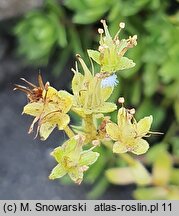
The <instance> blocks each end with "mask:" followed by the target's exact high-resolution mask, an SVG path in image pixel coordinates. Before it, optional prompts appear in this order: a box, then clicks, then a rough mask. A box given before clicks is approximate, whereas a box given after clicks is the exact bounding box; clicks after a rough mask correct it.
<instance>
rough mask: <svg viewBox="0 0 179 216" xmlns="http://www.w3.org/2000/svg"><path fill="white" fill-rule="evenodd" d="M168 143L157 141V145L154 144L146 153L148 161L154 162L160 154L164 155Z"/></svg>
mask: <svg viewBox="0 0 179 216" xmlns="http://www.w3.org/2000/svg"><path fill="white" fill-rule="evenodd" d="M166 147H167V145H166V143H156V144H155V146H152V147H151V148H150V149H149V151H148V152H147V154H146V160H147V163H149V164H152V163H154V162H155V161H156V160H157V158H158V155H162V154H163V153H164V152H165V151H166Z"/></svg>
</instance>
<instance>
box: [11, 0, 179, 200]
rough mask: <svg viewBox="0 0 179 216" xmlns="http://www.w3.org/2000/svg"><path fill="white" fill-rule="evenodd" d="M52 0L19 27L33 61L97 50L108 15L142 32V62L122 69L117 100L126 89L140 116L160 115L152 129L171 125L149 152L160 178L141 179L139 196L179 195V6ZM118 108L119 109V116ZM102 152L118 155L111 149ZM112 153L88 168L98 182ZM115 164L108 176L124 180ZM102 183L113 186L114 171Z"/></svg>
mask: <svg viewBox="0 0 179 216" xmlns="http://www.w3.org/2000/svg"><path fill="white" fill-rule="evenodd" d="M50 2H51V1H46V4H45V5H44V7H43V8H42V9H39V10H36V11H34V12H30V13H28V14H27V15H26V16H25V17H24V18H23V19H22V20H21V21H20V22H19V23H18V24H17V25H16V27H15V34H16V36H17V39H18V41H19V46H18V49H19V52H20V53H21V54H22V55H24V56H25V57H26V60H28V61H30V62H31V63H33V64H34V63H38V64H39V63H40V64H46V63H47V62H48V60H49V59H50V58H51V57H52V55H53V52H55V49H56V48H58V49H60V50H61V53H62V54H60V56H58V59H56V62H60V67H62V66H64V65H65V63H66V61H67V59H68V58H69V56H70V55H71V53H72V52H73V53H80V55H81V56H85V54H84V53H83V50H85V49H86V48H89V47H91V48H93V49H96V50H97V45H96V41H98V39H99V36H98V37H96V34H95V33H94V32H96V29H97V28H96V25H97V23H99V20H100V19H104V18H105V19H107V21H108V24H109V29H110V30H111V32H112V33H115V32H116V31H117V29H118V24H119V23H120V22H121V21H124V22H125V23H126V29H127V30H125V31H123V35H124V36H125V37H126V36H129V35H131V34H132V35H134V34H136V35H137V36H138V43H139V44H138V45H137V46H136V47H135V48H134V49H133V50H129V51H128V53H127V57H128V58H129V59H133V60H134V62H135V63H136V66H135V67H133V68H131V69H129V70H126V71H124V72H122V73H121V74H120V75H119V76H118V78H119V84H118V86H117V87H115V89H114V94H113V95H112V99H110V100H112V102H114V101H115V102H116V101H117V98H118V97H119V96H124V97H125V98H126V103H127V104H128V105H129V106H135V107H136V108H137V110H138V112H137V113H136V119H137V120H138V119H141V118H143V117H144V116H145V115H153V119H154V122H153V126H152V130H156V131H161V132H165V133H166V135H164V136H163V135H160V136H156V137H155V139H153V140H154V142H153V145H154V147H153V148H151V149H150V150H149V152H148V154H147V156H146V158H144V161H145V163H146V165H147V166H150V167H151V168H152V170H153V171H152V173H151V175H152V178H154V179H155V181H153V182H152V183H150V185H149V187H147V188H145V187H138V188H137V189H136V191H135V192H134V197H135V198H136V199H172V198H176V199H179V197H178V196H177V195H176V193H175V192H174V191H177V192H178V190H179V189H178V187H177V186H178V182H179V181H178V176H179V174H178V169H176V168H174V167H176V166H178V164H179V159H178V158H179V138H178V132H179V94H178V92H179V75H178V74H179V61H178V59H179V42H178V38H179V12H177V11H176V9H175V8H174V5H172V4H173V3H172V1H169V0H164V1H161V0H138V1H134V0H125V1H124V0H111V1H108V0H101V1H96V0H78V1H76V0H66V1H64V4H63V5H61V4H57V3H54V2H53V3H50ZM69 10H70V13H71V14H70V15H69ZM84 24H85V25H84ZM100 27H101V26H100ZM112 36H114V34H112ZM91 44H92V45H91ZM88 52H89V53H91V54H92V55H93V59H94V60H95V61H96V62H97V63H98V60H99V53H98V52H97V51H92V50H89V51H88ZM55 67H57V65H56V64H55V65H54V70H57V68H55ZM58 67H59V66H58ZM58 70H59V68H58ZM60 70H61V68H60ZM114 115H115V114H112V115H111V118H112V119H113V118H114ZM169 147H170V148H169ZM100 154H101V155H106V157H107V158H109V159H110V155H109V154H108V153H107V151H105V150H104V152H103V153H101V152H100ZM159 156H161V158H160V157H159ZM156 159H157V160H156ZM104 160H106V159H105V157H104V158H100V159H99V160H98V161H97V162H96V163H95V164H93V165H92V167H91V168H90V169H89V170H88V172H87V173H86V177H87V180H86V182H88V183H93V182H94V181H95V180H97V179H98V180H99V182H102V180H101V181H100V179H99V175H100V174H101V175H102V173H103V169H104V167H106V165H104V163H102V161H104ZM163 161H165V163H164V164H165V166H163V165H164V164H163V163H162V162H163ZM102 164H103V165H104V167H103V165H102ZM108 168H109V170H110V169H117V172H115V175H117V176H118V174H120V176H121V175H122V176H123V174H121V172H122V173H123V172H124V173H125V172H127V175H128V177H129V179H128V183H131V182H135V180H134V179H133V176H132V175H131V173H130V174H129V172H128V167H127V168H126V167H120V166H119V164H117V163H111V164H110V166H109V167H108ZM126 169H127V171H126ZM109 170H108V171H107V174H106V176H107V178H108V180H109V181H110V182H112V183H115V184H121V181H122V180H121V178H120V177H119V178H118V177H115V178H113V177H114V173H113V172H114V170H110V171H109ZM156 170H160V171H161V172H162V175H161V176H156V173H157V171H156ZM98 171H99V173H100V174H99V173H98ZM110 172H112V174H111V173H110ZM163 174H164V175H163ZM162 176H163V177H162ZM161 177H162V178H161ZM156 179H157V180H156ZM129 180H130V181H129ZM126 181H127V180H126ZM156 182H159V183H156ZM99 184H101V185H104V187H106V185H107V183H106V179H105V180H103V182H102V183H99ZM101 185H100V186H101ZM164 185H165V188H164V187H163V186H164ZM98 187H99V185H98ZM98 187H97V186H96V188H98ZM104 187H102V186H101V187H100V189H99V190H100V191H103V190H102V189H104ZM96 188H95V190H97V189H96ZM97 191H98V190H97Z"/></svg>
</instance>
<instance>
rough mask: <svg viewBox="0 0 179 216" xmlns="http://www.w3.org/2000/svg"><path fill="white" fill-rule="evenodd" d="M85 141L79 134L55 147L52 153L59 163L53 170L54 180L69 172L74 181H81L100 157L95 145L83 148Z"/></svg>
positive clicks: (51, 175) (52, 176)
mask: <svg viewBox="0 0 179 216" xmlns="http://www.w3.org/2000/svg"><path fill="white" fill-rule="evenodd" d="M83 141H84V140H83V138H82V137H80V136H78V135H77V136H74V137H72V138H71V139H69V140H68V141H66V142H65V143H64V144H63V145H62V146H60V147H57V148H56V149H54V151H53V152H52V153H51V155H52V156H53V157H54V158H55V160H56V161H57V162H58V165H57V166H56V167H54V169H53V170H52V172H51V174H50V176H49V178H50V179H52V180H54V179H57V178H61V177H63V176H64V175H66V174H68V175H69V176H70V178H71V179H72V180H73V181H74V182H76V183H78V184H80V183H81V181H82V180H83V173H84V171H86V170H87V169H88V168H89V165H91V164H93V163H94V162H95V161H96V160H97V158H98V157H99V153H97V152H93V151H92V148H93V147H92V148H91V149H89V150H83V149H82V146H83Z"/></svg>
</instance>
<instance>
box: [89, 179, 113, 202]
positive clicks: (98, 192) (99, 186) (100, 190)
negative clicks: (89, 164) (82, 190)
mask: <svg viewBox="0 0 179 216" xmlns="http://www.w3.org/2000/svg"><path fill="white" fill-rule="evenodd" d="M108 186H109V182H108V181H107V179H106V178H105V176H102V177H101V178H100V180H99V181H98V182H97V183H96V184H95V186H94V187H93V188H92V190H91V191H90V192H89V193H88V194H87V198H88V199H97V198H98V197H100V196H102V195H103V194H104V192H105V191H106V189H107V187H108Z"/></svg>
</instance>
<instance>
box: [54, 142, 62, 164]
mask: <svg viewBox="0 0 179 216" xmlns="http://www.w3.org/2000/svg"><path fill="white" fill-rule="evenodd" d="M51 155H52V156H53V157H54V158H55V160H56V161H57V162H58V163H61V160H62V157H63V155H64V150H63V148H62V147H61V146H59V147H57V148H55V149H54V150H53V152H51Z"/></svg>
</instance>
